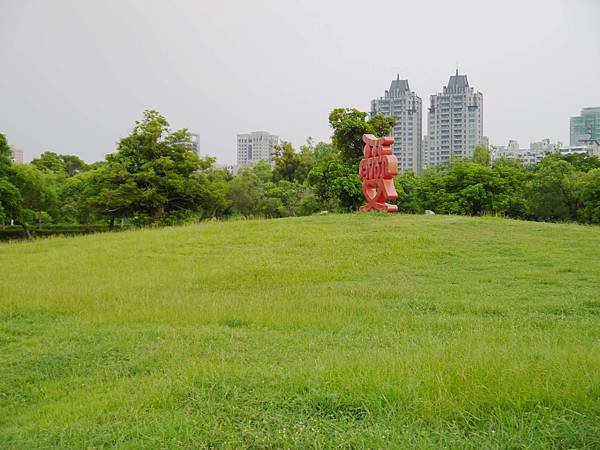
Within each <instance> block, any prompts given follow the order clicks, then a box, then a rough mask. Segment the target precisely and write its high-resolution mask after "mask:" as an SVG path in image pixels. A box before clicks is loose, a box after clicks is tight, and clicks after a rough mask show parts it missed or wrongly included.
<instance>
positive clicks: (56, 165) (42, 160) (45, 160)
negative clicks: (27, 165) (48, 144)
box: [31, 151, 67, 175]
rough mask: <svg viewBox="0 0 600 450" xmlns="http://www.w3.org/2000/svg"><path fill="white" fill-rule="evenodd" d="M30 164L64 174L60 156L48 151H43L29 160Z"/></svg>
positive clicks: (63, 165)
mask: <svg viewBox="0 0 600 450" xmlns="http://www.w3.org/2000/svg"><path fill="white" fill-rule="evenodd" d="M31 165H33V166H35V167H36V168H37V169H39V170H42V171H46V172H52V173H55V174H61V175H62V174H66V173H67V172H66V170H65V163H64V161H63V160H62V159H61V157H60V156H59V155H58V154H56V153H54V152H50V151H45V152H44V153H42V154H41V155H40V156H39V157H38V158H34V159H32V160H31Z"/></svg>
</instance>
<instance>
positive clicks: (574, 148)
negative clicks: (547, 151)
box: [558, 143, 600, 157]
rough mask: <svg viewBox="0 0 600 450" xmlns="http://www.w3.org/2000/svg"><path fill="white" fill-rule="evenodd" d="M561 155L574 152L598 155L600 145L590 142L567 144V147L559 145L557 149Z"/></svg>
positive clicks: (599, 155)
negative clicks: (586, 143) (585, 143)
mask: <svg viewBox="0 0 600 450" xmlns="http://www.w3.org/2000/svg"><path fill="white" fill-rule="evenodd" d="M558 151H559V153H560V154H561V155H571V154H574V153H579V154H581V153H587V154H588V155H591V156H598V157H600V145H598V144H596V143H592V144H589V145H569V146H567V147H561V148H560V149H559V150H558Z"/></svg>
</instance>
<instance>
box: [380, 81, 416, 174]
mask: <svg viewBox="0 0 600 450" xmlns="http://www.w3.org/2000/svg"><path fill="white" fill-rule="evenodd" d="M377 114H380V115H383V116H390V117H394V118H395V119H396V125H395V126H394V130H393V134H392V135H393V137H394V144H393V146H392V151H393V152H394V155H396V157H397V158H398V163H399V166H400V170H401V171H404V170H406V169H412V170H413V171H414V172H415V173H417V174H421V167H422V161H421V157H422V152H421V133H422V127H423V118H422V117H423V111H422V102H421V98H420V97H418V96H417V95H416V94H415V93H414V92H412V91H411V90H410V88H409V86H408V80H401V79H400V75H398V76H397V77H396V79H395V80H392V84H391V86H390V89H389V91H385V95H384V96H383V97H379V98H377V99H375V100H371V117H373V116H375V115H377Z"/></svg>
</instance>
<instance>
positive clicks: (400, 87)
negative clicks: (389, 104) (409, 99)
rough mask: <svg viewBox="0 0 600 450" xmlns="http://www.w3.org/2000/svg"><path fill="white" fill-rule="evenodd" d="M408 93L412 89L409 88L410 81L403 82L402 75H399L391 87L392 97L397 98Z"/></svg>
mask: <svg viewBox="0 0 600 450" xmlns="http://www.w3.org/2000/svg"><path fill="white" fill-rule="evenodd" d="M408 91H410V88H409V87H408V80H401V79H400V74H397V75H396V79H395V80H392V84H391V85H390V91H389V92H390V95H391V96H395V95H396V94H400V93H403V92H408Z"/></svg>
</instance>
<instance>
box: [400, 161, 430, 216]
mask: <svg viewBox="0 0 600 450" xmlns="http://www.w3.org/2000/svg"><path fill="white" fill-rule="evenodd" d="M394 184H395V185H396V192H398V199H397V200H396V201H395V202H393V203H395V204H396V205H398V211H400V212H404V213H412V214H418V213H422V212H423V207H422V205H421V201H420V198H419V189H420V179H419V177H417V175H416V174H415V173H414V172H413V171H412V170H406V171H404V172H403V173H401V174H400V175H398V176H396V177H395V178H394Z"/></svg>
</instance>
